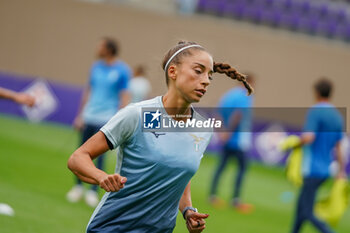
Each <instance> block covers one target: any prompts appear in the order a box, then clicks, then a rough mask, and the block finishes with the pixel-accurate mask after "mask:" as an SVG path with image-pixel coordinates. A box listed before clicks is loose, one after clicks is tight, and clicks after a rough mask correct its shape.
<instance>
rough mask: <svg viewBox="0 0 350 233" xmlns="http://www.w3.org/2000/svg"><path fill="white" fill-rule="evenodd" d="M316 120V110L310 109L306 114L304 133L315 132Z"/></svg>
mask: <svg viewBox="0 0 350 233" xmlns="http://www.w3.org/2000/svg"><path fill="white" fill-rule="evenodd" d="M317 126H318V119H317V111H316V109H312V108H311V109H310V110H309V111H308V113H307V114H306V121H305V124H304V132H317Z"/></svg>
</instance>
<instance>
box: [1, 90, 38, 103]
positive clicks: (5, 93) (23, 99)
mask: <svg viewBox="0 0 350 233" xmlns="http://www.w3.org/2000/svg"><path fill="white" fill-rule="evenodd" d="M0 98H4V99H10V100H12V101H15V102H16V103H19V104H25V105H27V106H28V107H33V106H34V104H35V99H34V97H32V96H30V95H28V94H26V93H21V92H15V91H11V90H8V89H5V88H2V87H0Z"/></svg>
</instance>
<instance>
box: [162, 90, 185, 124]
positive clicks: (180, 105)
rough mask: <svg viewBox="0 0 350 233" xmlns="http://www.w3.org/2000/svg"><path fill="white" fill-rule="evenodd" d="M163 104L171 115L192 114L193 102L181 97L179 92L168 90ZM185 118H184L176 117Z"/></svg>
mask: <svg viewBox="0 0 350 233" xmlns="http://www.w3.org/2000/svg"><path fill="white" fill-rule="evenodd" d="M162 101H163V106H164V108H166V111H167V113H168V114H169V115H186V116H190V115H191V107H190V106H191V104H190V103H188V102H187V101H185V100H184V99H183V98H180V97H179V96H178V94H177V93H175V92H173V91H170V90H168V92H167V93H166V94H165V95H164V96H163V99H162ZM176 120H184V119H176Z"/></svg>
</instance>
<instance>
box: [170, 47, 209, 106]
mask: <svg viewBox="0 0 350 233" xmlns="http://www.w3.org/2000/svg"><path fill="white" fill-rule="evenodd" d="M191 53H192V54H193V55H192V56H184V57H183V58H182V59H181V63H180V64H179V65H177V66H176V80H175V85H176V88H177V90H178V91H179V93H180V94H181V95H182V97H183V98H184V99H185V100H186V101H187V102H188V103H193V102H199V101H200V99H201V98H202V96H203V95H204V94H205V93H206V91H207V88H208V85H209V84H210V79H211V75H212V73H213V58H212V57H211V55H210V54H209V53H207V52H206V51H201V50H193V51H191Z"/></svg>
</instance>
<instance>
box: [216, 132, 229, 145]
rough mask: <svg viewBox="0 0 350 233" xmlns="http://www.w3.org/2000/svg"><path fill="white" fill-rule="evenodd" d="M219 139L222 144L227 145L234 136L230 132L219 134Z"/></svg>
mask: <svg viewBox="0 0 350 233" xmlns="http://www.w3.org/2000/svg"><path fill="white" fill-rule="evenodd" d="M218 135H219V139H220V141H221V142H222V143H226V142H227V141H228V140H229V139H230V137H231V135H232V134H230V133H229V132H219V134H218Z"/></svg>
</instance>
